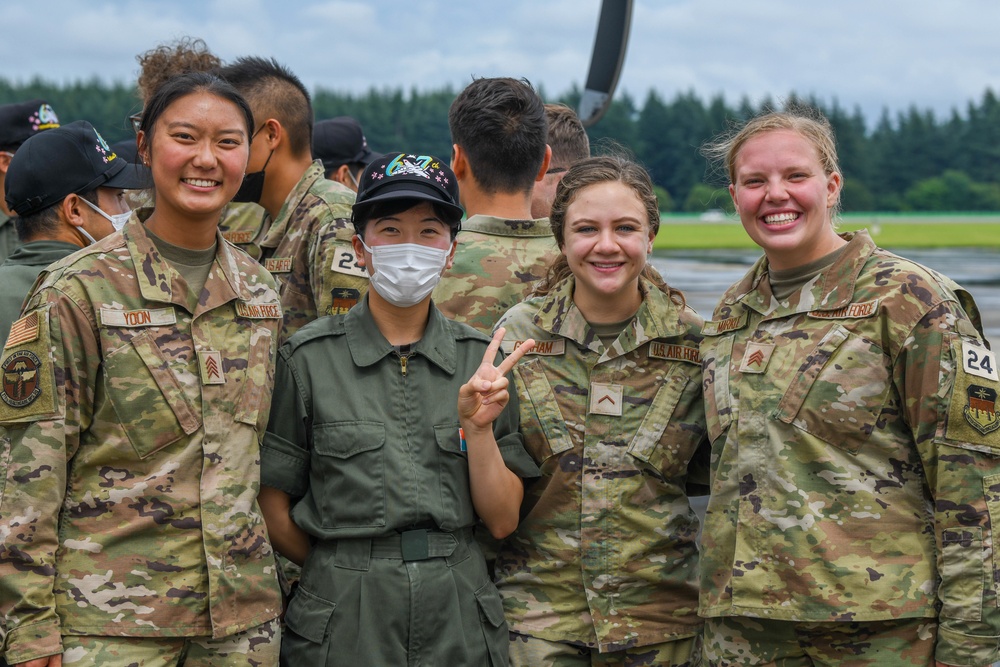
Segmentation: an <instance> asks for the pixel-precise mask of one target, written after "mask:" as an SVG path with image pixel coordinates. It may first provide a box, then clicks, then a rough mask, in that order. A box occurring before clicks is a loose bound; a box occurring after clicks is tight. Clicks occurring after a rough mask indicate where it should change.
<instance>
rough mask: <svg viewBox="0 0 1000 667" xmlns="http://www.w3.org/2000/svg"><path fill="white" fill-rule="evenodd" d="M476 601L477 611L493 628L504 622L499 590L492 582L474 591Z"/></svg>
mask: <svg viewBox="0 0 1000 667" xmlns="http://www.w3.org/2000/svg"><path fill="white" fill-rule="evenodd" d="M476 602H478V603H479V611H480V612H481V613H482V616H483V618H484V619H486V621H488V622H489V624H490V625H492V626H493V627H494V628H499V627H500V626H501V625H503V624H504V623H505V622H506V619H504V615H503V602H502V601H501V600H500V592H499V591H498V590H497V587H496V586H494V585H493V584H492V583H488V584H486V585H485V586H483V587H482V588H480V589H479V590H478V591H476Z"/></svg>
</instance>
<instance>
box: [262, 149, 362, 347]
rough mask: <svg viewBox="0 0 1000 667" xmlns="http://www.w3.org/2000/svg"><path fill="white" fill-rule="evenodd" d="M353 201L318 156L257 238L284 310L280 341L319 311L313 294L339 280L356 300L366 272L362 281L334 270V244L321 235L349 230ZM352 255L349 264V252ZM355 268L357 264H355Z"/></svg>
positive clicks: (347, 189) (356, 269)
mask: <svg viewBox="0 0 1000 667" xmlns="http://www.w3.org/2000/svg"><path fill="white" fill-rule="evenodd" d="M353 204H354V193H353V192H351V190H350V189H349V188H346V187H344V186H343V185H341V184H340V183H336V182H334V181H330V180H327V179H326V178H325V177H324V175H323V163H322V162H320V161H319V160H316V161H315V162H313V163H312V164H311V165H309V168H308V169H306V171H305V173H303V174H302V178H301V179H300V180H299V182H298V184H297V185H296V186H295V187H294V188H292V191H291V192H290V193H288V197H286V198H285V203H284V204H283V205H282V207H281V210H280V211H278V217H276V218H275V219H274V222H273V223H271V225H270V227H269V228H268V230H267V233H266V234H265V235H264V238H263V240H261V242H260V247H261V252H262V254H261V260H260V261H261V263H263V264H264V268H265V269H267V270H268V271H270V272H271V275H273V276H274V278H275V280H276V281H277V283H278V293H279V294H280V295H281V308H282V311H283V312H284V318H285V319H284V322H283V324H282V326H281V330H280V332H279V334H278V343H279V344H280V343H283V342H284V341H286V340H288V338H289V336H291V335H292V334H293V333H295V332H296V331H298V330H299V329H300V328H301V327H302V325H304V324H307V323H308V322H312V321H313V320H315V319H316V318H317V317H318V316H319V311H318V310H317V302H318V300H317V296H316V295H317V294H319V293H320V292H322V291H323V290H331V289H333V288H334V287H335V286H339V285H340V284H341V283H342V284H343V286H344V287H345V288H349V289H353V290H354V291H356V292H358V294H357V295H355V296H356V298H354V302H356V301H357V299H358V298H360V289H359V285H362V284H364V285H367V283H368V280H367V278H365V279H364V280H363V283H362V282H361V280H362V279H361V278H359V277H357V276H355V275H349V276H343V275H342V274H337V273H335V271H334V270H333V268H332V266H331V264H328V262H327V260H330V261H331V262H332V257H333V255H332V252H333V251H332V249H328V250H326V251H324V249H323V248H322V247H321V235H325V236H326V237H327V241H328V242H329V240H330V239H331V234H330V231H329V230H330V229H338V228H351V234H352V235H353V233H354V232H353V227H352V225H351V222H350V220H351V206H352V205H353ZM348 242H349V241H348ZM351 257H352V265H353V253H352V255H351ZM353 270H355V271H358V270H359V269H358V267H357V266H356V265H355V266H354V269H353ZM328 272H329V273H328ZM340 278H343V280H340ZM344 310H345V311H346V310H347V308H344Z"/></svg>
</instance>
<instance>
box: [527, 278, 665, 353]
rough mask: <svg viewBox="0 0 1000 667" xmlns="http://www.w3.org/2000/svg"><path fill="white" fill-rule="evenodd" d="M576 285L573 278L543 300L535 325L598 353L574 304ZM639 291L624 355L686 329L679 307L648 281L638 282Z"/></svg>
mask: <svg viewBox="0 0 1000 667" xmlns="http://www.w3.org/2000/svg"><path fill="white" fill-rule="evenodd" d="M575 285H576V279H575V278H573V276H570V277H569V278H567V279H566V280H563V281H562V282H561V283H559V284H558V285H556V286H555V288H554V289H553V290H552V291H551V292H549V293H548V294H547V295H546V296H545V297H544V298H543V299H542V300H541V303H540V304H539V308H538V312H537V313H536V314H535V317H534V323H535V325H536V326H538V327H539V328H541V329H542V330H544V331H547V332H549V333H551V334H555V335H558V336H562V337H564V338H569V339H570V340H572V341H575V342H576V343H578V344H579V345H582V346H583V347H587V348H591V349H594V350H595V351H596V350H597V348H596V345H597V343H596V342H595V341H596V340H597V335H596V334H595V333H594V330H593V329H591V328H590V326H589V325H588V324H587V320H586V319H584V317H583V313H581V312H580V309H579V308H577V307H576V304H575V303H574V302H573V288H574V286H575ZM639 289H641V290H642V294H643V299H642V303H641V304H640V305H639V311H638V312H637V313H636V315H635V319H633V320H632V323H631V324H630V325H629V327H628V328H627V329H626V331H625V332H624V333H625V336H626V339H627V340H629V345H628V347H627V349H623V350H622V352H623V353H625V352H630V351H631V350H634V349H635V348H637V347H639V346H640V345H643V344H644V343H646V342H648V341H650V340H654V339H656V338H667V337H671V336H678V335H681V334H683V333H684V326H683V324H682V322H681V320H680V307H679V306H678V305H677V304H675V303H674V302H673V301H671V300H670V298H669V297H668V296H667V295H666V294H664V293H663V292H662V291H661V290H660V289H659V288H657V287H656V286H655V285H653V284H652V283H651V282H649V281H647V280H646V279H645V278H640V279H639Z"/></svg>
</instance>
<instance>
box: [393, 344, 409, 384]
mask: <svg viewBox="0 0 1000 667" xmlns="http://www.w3.org/2000/svg"><path fill="white" fill-rule="evenodd" d="M396 354H398V355H399V369H400V370H401V371H402V372H403V377H406V360H407V359H409V357H410V346H409V345H397V346H396Z"/></svg>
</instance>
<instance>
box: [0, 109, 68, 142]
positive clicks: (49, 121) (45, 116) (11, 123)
mask: <svg viewBox="0 0 1000 667" xmlns="http://www.w3.org/2000/svg"><path fill="white" fill-rule="evenodd" d="M57 127H59V117H58V116H56V112H55V111H54V110H53V109H52V107H51V106H50V105H49V103H48V102H46V101H45V100H31V101H30V102H17V103H15V104H4V105H0V147H4V148H8V147H10V148H16V147H17V146H20V145H21V144H23V143H24V142H25V141H27V140H28V138H29V137H33V136H35V135H36V134H38V133H39V132H41V131H42V130H53V129H55V128H57Z"/></svg>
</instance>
